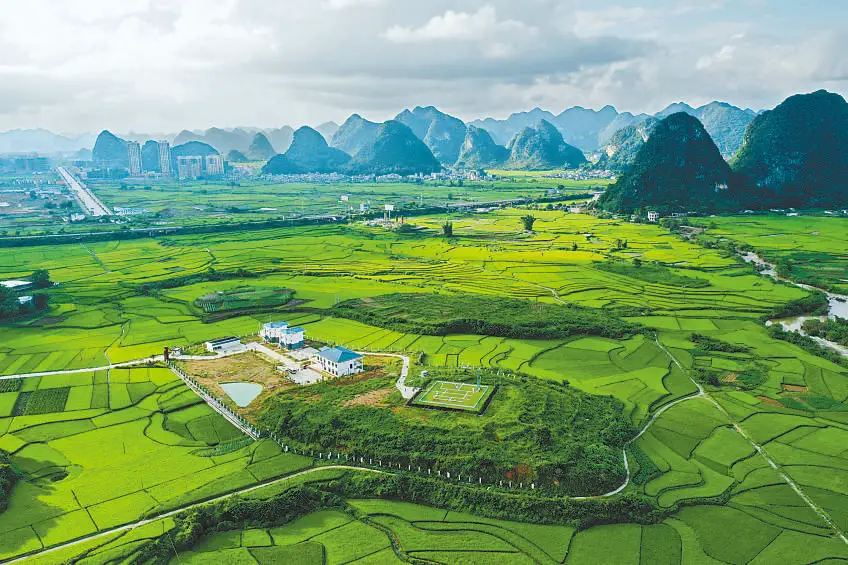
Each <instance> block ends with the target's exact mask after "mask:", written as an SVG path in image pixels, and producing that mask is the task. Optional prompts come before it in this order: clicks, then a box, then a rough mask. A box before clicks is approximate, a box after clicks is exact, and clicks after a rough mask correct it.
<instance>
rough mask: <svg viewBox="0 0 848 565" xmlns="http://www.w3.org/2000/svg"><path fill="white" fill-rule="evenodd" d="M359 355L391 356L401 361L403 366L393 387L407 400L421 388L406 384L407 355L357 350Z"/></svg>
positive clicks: (407, 373)
mask: <svg viewBox="0 0 848 565" xmlns="http://www.w3.org/2000/svg"><path fill="white" fill-rule="evenodd" d="M356 353H359V354H360V355H370V356H371V357H393V358H395V359H400V360H402V361H403V366H402V367H401V369H400V378H399V379H398V380H397V382H396V383H395V388H397V389H398V390H399V391H400V394H401V396H403V397H404V398H405V399H406V400H409V399H410V398H412V397H413V396H415V395H416V393H417V392H418V391H419V390H421V389H420V388H415V387H412V386H406V377H408V376H409V357H408V356H406V355H401V354H400V353H374V352H373V351H357V352H356Z"/></svg>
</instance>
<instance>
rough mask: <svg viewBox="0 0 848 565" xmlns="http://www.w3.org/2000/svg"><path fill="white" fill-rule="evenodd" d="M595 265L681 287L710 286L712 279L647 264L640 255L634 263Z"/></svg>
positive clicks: (611, 271)
mask: <svg viewBox="0 0 848 565" xmlns="http://www.w3.org/2000/svg"><path fill="white" fill-rule="evenodd" d="M593 266H594V267H595V268H596V269H600V270H601V271H607V272H609V273H615V274H617V275H623V276H625V277H630V278H633V279H637V280H640V281H645V282H649V283H654V284H666V285H671V286H677V287H680V288H706V287H708V286H710V281H708V280H705V279H699V278H696V277H684V276H682V275H678V274H677V273H675V272H674V271H673V270H672V269H669V268H668V267H664V266H662V265H646V264H645V263H643V262H642V260H641V259H639V258H638V257H635V258H634V259H633V262H632V264H629V263H625V262H624V261H610V262H608V263H596V264H595V265H593Z"/></svg>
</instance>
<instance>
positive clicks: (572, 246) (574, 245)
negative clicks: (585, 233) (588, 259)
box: [571, 243, 577, 251]
mask: <svg viewBox="0 0 848 565" xmlns="http://www.w3.org/2000/svg"><path fill="white" fill-rule="evenodd" d="M571 250H572V251H577V244H576V243H572V244H571Z"/></svg>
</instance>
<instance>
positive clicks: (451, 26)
mask: <svg viewBox="0 0 848 565" xmlns="http://www.w3.org/2000/svg"><path fill="white" fill-rule="evenodd" d="M535 32H536V29H535V28H534V27H531V26H528V25H527V24H525V23H523V22H520V21H517V20H498V14H497V10H496V9H495V7H494V6H492V5H488V4H487V5H485V6H482V7H481V8H480V9H479V10H477V11H476V12H474V13H470V12H454V11H452V10H448V11H447V12H445V13H444V14H442V15H440V16H434V17H433V18H431V19H430V21H428V22H427V23H426V24H424V25H423V26H421V27H418V28H413V27H403V26H394V27H391V28H389V29H388V30H386V32H385V33H384V34H383V35H384V37H385V38H386V39H388V40H389V41H393V42H395V43H424V42H430V41H446V40H453V41H484V40H487V39H490V38H492V37H495V36H500V35H502V34H522V33H525V34H527V33H529V34H535ZM498 51H501V52H502V48H499V49H498Z"/></svg>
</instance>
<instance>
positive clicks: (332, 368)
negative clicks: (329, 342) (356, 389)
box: [318, 347, 362, 377]
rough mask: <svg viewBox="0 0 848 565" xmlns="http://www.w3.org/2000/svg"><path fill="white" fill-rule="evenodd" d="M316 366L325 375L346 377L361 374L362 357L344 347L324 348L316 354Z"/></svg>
mask: <svg viewBox="0 0 848 565" xmlns="http://www.w3.org/2000/svg"><path fill="white" fill-rule="evenodd" d="M318 364H319V365H320V366H321V370H322V371H324V372H325V373H330V374H331V375H334V376H336V377H346V376H348V375H355V374H357V373H361V372H362V355H360V354H359V353H356V352H355V351H351V350H350V349H347V348H346V347H324V348H322V349H321V350H320V351H319V352H318Z"/></svg>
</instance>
